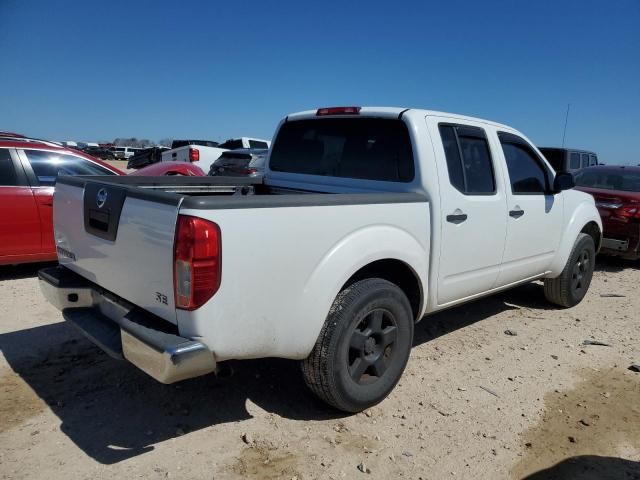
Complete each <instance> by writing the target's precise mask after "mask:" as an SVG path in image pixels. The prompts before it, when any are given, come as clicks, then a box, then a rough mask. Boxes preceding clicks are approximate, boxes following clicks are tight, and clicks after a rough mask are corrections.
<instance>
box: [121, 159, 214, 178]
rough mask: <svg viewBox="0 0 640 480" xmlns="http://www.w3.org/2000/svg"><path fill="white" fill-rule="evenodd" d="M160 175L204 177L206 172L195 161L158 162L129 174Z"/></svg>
mask: <svg viewBox="0 0 640 480" xmlns="http://www.w3.org/2000/svg"><path fill="white" fill-rule="evenodd" d="M134 175H135V176H143V177H160V176H165V175H182V176H185V177H204V176H205V175H206V174H205V173H204V172H203V171H202V169H201V168H200V167H198V166H196V165H194V164H193V163H185V162H158V163H153V164H151V165H147V166H146V167H142V168H141V169H139V170H136V171H135V172H131V173H129V176H134Z"/></svg>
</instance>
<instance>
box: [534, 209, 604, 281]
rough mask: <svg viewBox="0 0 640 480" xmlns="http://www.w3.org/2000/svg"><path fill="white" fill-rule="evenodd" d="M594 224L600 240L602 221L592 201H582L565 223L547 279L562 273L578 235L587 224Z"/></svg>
mask: <svg viewBox="0 0 640 480" xmlns="http://www.w3.org/2000/svg"><path fill="white" fill-rule="evenodd" d="M591 222H595V223H596V224H597V225H598V228H599V230H600V238H601V239H602V219H601V218H600V214H599V213H598V210H597V209H596V207H595V205H594V204H593V202H592V201H587V200H585V201H583V202H580V203H579V204H578V206H577V207H576V208H575V210H574V211H573V214H572V215H571V218H570V219H569V221H568V222H567V226H566V228H565V229H564V232H563V234H562V239H561V240H560V245H559V247H558V251H557V252H556V255H555V257H554V259H553V261H552V262H551V265H550V267H549V270H550V271H551V272H550V273H549V274H548V275H546V277H547V278H555V277H557V276H558V275H560V274H561V273H562V270H564V266H565V265H566V263H567V260H568V259H569V255H570V254H571V249H572V248H573V245H574V244H575V241H576V238H578V234H579V233H580V232H581V231H582V229H583V228H584V227H585V226H586V225H587V224H589V223H591Z"/></svg>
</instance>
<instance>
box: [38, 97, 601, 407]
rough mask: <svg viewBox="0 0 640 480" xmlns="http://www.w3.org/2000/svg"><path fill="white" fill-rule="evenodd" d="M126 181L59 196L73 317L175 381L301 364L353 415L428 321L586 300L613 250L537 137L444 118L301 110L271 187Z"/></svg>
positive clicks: (56, 291) (70, 181)
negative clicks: (537, 287)
mask: <svg viewBox="0 0 640 480" xmlns="http://www.w3.org/2000/svg"><path fill="white" fill-rule="evenodd" d="M123 180H126V181H123ZM131 180H132V179H131V178H127V179H122V178H119V177H111V178H109V179H105V178H101V177H93V178H91V177H75V178H72V177H63V178H61V180H60V183H59V184H58V190H57V192H56V196H55V200H54V204H55V206H54V208H55V211H56V212H58V211H59V212H65V214H64V215H63V214H60V215H56V239H57V242H58V251H59V255H58V258H59V262H60V266H59V267H57V268H51V269H44V270H41V271H40V272H39V276H40V285H41V288H42V291H43V293H44V295H45V297H46V298H47V299H48V300H49V301H50V302H51V303H52V304H53V305H55V306H56V307H58V308H59V309H61V310H62V315H63V317H64V318H65V319H66V320H67V321H69V322H70V323H72V324H75V325H76V326H77V327H78V328H79V329H80V330H82V331H84V332H85V334H86V335H87V336H88V337H89V338H90V339H91V340H92V341H93V342H95V343H97V344H98V345H99V346H100V347H102V348H103V349H104V350H106V351H107V352H108V353H109V354H110V355H112V356H113V357H116V358H124V359H126V360H128V361H129V362H131V363H133V364H134V365H136V366H138V367H139V368H140V369H142V370H143V371H145V372H146V373H148V374H149V375H151V376H152V377H153V378H155V379H157V380H159V381H160V382H163V383H172V382H176V381H180V380H184V379H186V378H191V377H195V376H198V375H204V374H206V373H209V372H212V371H215V370H216V367H217V364H218V362H222V361H225V360H230V359H250V358H264V357H281V358H289V359H296V360H301V361H302V373H303V377H304V379H305V381H306V383H307V385H308V386H309V388H310V389H311V390H312V391H313V392H314V393H316V394H317V395H318V397H320V398H321V399H322V400H324V401H325V402H327V403H328V404H330V405H333V406H334V407H336V408H339V409H342V410H344V411H348V412H358V411H361V410H364V409H366V408H369V407H370V406H372V405H374V404H376V403H378V402H380V401H381V400H382V399H384V398H385V397H386V396H387V395H388V394H389V393H390V392H391V390H392V389H393V388H394V387H395V385H396V384H397V383H398V381H399V380H400V377H401V375H402V372H403V370H404V368H405V365H406V363H407V360H408V358H409V354H410V351H411V347H412V345H413V335H414V325H415V323H416V322H417V321H419V320H420V319H421V318H422V317H423V316H424V315H426V314H430V313H434V312H436V311H440V310H443V309H446V308H449V307H452V306H454V305H458V304H461V303H464V302H468V301H470V300H473V299H476V298H479V297H482V296H486V295H489V294H492V293H495V292H498V291H501V290H504V289H507V288H511V287H513V286H516V285H519V284H522V283H525V282H530V281H533V280H537V279H541V280H543V281H544V293H545V295H546V297H547V299H548V300H549V301H550V302H552V303H554V304H557V305H560V306H562V307H572V306H574V305H577V304H578V303H579V302H580V301H582V299H583V298H584V296H585V294H586V293H587V290H588V288H589V284H590V282H591V277H592V274H593V267H594V257H595V254H596V252H597V250H598V248H599V245H600V241H601V227H602V226H601V220H600V216H599V215H598V211H597V210H596V208H595V205H594V200H593V198H592V197H591V196H590V195H587V194H585V193H583V192H578V191H576V190H574V189H573V188H572V187H573V176H572V175H571V174H570V173H566V172H559V173H556V172H554V171H553V169H552V168H551V167H550V166H549V164H548V162H547V161H546V160H545V159H544V158H543V157H542V156H541V155H540V153H539V152H538V150H537V149H536V148H535V147H534V146H533V145H532V144H531V143H530V141H529V140H527V138H526V137H525V136H524V135H522V134H521V133H520V132H518V131H517V130H514V129H512V128H510V127H508V126H506V125H501V124H497V123H494V122H490V121H486V120H481V119H476V118H470V117H465V116H461V115H454V114H446V113H441V112H431V111H425V110H417V109H406V108H381V107H369V108H367V107H364V108H361V107H337V108H321V109H318V110H317V111H316V110H313V111H307V112H300V113H295V114H291V115H289V116H288V117H287V118H286V119H284V120H283V121H282V122H281V123H280V125H279V127H278V131H277V133H276V136H275V140H274V144H273V147H272V149H271V152H270V154H269V165H268V166H267V169H266V171H265V176H264V179H261V180H260V181H256V180H254V179H250V178H234V179H229V178H228V177H227V178H224V177H218V178H216V177H204V178H178V179H163V180H164V181H163V182H162V183H160V182H158V181H157V179H153V178H152V179H149V178H145V177H140V179H139V180H140V181H139V182H137V183H136V182H132V181H131ZM107 292H108V293H107ZM158 401H161V400H158Z"/></svg>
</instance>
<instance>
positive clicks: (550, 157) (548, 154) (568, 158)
mask: <svg viewBox="0 0 640 480" xmlns="http://www.w3.org/2000/svg"><path fill="white" fill-rule="evenodd" d="M538 149H539V150H540V152H541V153H542V154H543V155H544V156H545V158H546V159H547V161H548V162H549V163H550V164H551V166H552V167H553V169H554V170H555V171H556V172H577V171H578V170H580V169H582V168H587V167H593V166H594V165H598V156H597V155H596V154H595V153H594V152H589V151H587V150H576V149H573V148H556V147H538Z"/></svg>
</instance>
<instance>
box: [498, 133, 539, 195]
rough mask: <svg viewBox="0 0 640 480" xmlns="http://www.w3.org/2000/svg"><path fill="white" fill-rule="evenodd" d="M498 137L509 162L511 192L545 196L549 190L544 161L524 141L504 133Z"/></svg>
mask: <svg viewBox="0 0 640 480" xmlns="http://www.w3.org/2000/svg"><path fill="white" fill-rule="evenodd" d="M498 136H499V138H500V144H501V145H502V151H503V152H504V158H505V160H506V162H507V170H508V172H509V179H510V180H511V191H512V192H513V193H514V194H545V193H546V192H547V191H548V190H549V189H548V180H547V170H546V169H545V168H544V166H543V162H542V159H540V158H539V157H538V156H537V155H536V153H535V151H534V150H533V148H531V146H530V145H529V144H528V143H527V142H526V141H525V140H524V139H522V138H520V137H518V136H516V135H512V134H510V133H503V132H500V133H499V134H498Z"/></svg>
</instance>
